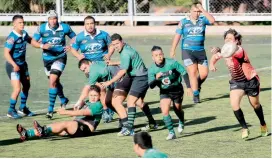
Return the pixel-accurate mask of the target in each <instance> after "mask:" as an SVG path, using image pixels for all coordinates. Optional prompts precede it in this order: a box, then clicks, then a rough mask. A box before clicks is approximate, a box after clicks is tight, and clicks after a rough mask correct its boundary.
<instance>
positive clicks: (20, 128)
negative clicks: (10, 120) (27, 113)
mask: <svg viewBox="0 0 272 159" xmlns="http://www.w3.org/2000/svg"><path fill="white" fill-rule="evenodd" d="M16 129H17V131H18V133H19V134H20V139H21V141H25V140H26V139H27V133H26V129H25V128H24V127H23V126H22V125H20V124H17V127H16Z"/></svg>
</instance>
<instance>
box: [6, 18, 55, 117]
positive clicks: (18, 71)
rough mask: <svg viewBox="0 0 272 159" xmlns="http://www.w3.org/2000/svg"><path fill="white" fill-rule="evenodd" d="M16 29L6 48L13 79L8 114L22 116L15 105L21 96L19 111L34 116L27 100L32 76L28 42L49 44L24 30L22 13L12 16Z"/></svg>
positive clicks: (7, 67)
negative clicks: (34, 38)
mask: <svg viewBox="0 0 272 159" xmlns="http://www.w3.org/2000/svg"><path fill="white" fill-rule="evenodd" d="M12 22H13V26H14V29H13V31H12V32H11V33H10V34H9V36H8V37H7V40H6V42H5V48H4V56H5V59H6V61H7V62H6V71H7V74H8V77H9V79H10V81H11V86H12V87H13V91H12V94H11V97H10V107H9V109H8V114H7V116H8V117H10V118H14V119H18V118H21V116H20V115H18V114H17V111H16V109H15V105H16V103H17V98H18V96H19V93H20V92H21V93H20V96H21V104H20V108H19V110H18V112H19V113H20V114H22V115H25V116H33V115H34V113H32V112H31V111H30V110H29V109H28V107H27V106H26V101H27V97H28V91H29V88H30V77H29V72H28V66H27V63H26V61H25V57H26V44H27V43H30V44H32V45H33V46H34V47H37V48H39V47H40V48H42V49H48V48H49V47H50V45H49V44H46V45H42V44H40V43H38V42H36V41H35V40H33V39H32V38H31V37H30V36H29V35H28V33H27V32H26V31H25V30H24V19H23V16H21V15H15V16H13V18H12ZM21 84H22V89H21Z"/></svg>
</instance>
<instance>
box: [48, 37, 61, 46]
mask: <svg viewBox="0 0 272 159" xmlns="http://www.w3.org/2000/svg"><path fill="white" fill-rule="evenodd" d="M47 43H48V44H51V45H57V44H60V43H61V38H58V37H54V38H51V39H49V40H48V41H47Z"/></svg>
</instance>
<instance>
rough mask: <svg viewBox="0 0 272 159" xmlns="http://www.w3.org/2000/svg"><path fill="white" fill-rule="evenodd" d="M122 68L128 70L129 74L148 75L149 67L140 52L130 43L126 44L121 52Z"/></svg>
mask: <svg viewBox="0 0 272 159" xmlns="http://www.w3.org/2000/svg"><path fill="white" fill-rule="evenodd" d="M120 59H121V64H120V67H121V69H125V70H127V73H128V75H129V76H144V75H147V68H146V67H145V64H144V62H143V59H142V58H141V57H140V55H139V53H138V52H137V51H136V50H134V49H133V48H132V47H131V46H129V45H128V44H125V45H124V47H123V50H122V51H121V52H120Z"/></svg>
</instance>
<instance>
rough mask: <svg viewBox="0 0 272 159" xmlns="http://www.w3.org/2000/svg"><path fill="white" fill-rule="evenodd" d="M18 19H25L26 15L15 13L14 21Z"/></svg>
mask: <svg viewBox="0 0 272 159" xmlns="http://www.w3.org/2000/svg"><path fill="white" fill-rule="evenodd" d="M16 19H24V17H23V16H22V15H18V14H17V15H15V16H13V17H12V22H14V21H15V20H16Z"/></svg>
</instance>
